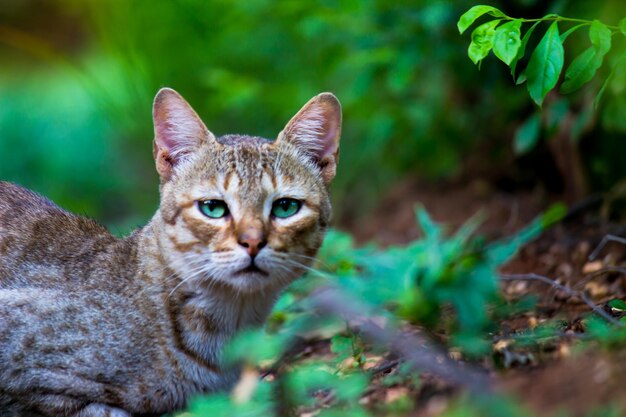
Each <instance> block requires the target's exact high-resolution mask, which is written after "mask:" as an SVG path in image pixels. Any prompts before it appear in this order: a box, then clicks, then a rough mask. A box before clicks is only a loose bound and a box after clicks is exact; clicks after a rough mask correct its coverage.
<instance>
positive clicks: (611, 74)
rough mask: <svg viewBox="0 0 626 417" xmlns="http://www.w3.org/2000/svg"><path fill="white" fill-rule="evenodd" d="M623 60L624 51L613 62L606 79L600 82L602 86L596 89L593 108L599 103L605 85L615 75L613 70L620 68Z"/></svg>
mask: <svg viewBox="0 0 626 417" xmlns="http://www.w3.org/2000/svg"><path fill="white" fill-rule="evenodd" d="M625 60H626V53H624V54H622V56H620V57H619V58H618V59H617V60H616V61H615V63H614V64H613V68H612V69H611V73H610V74H609V76H608V77H606V80H604V83H602V88H600V91H598V95H596V98H595V100H594V101H593V107H594V108H597V107H598V105H599V104H600V100H601V99H602V96H603V95H604V91H605V90H606V87H607V86H608V85H609V84H610V83H611V80H612V79H613V76H614V75H615V71H616V70H617V69H618V68H620V67H621V66H622V65H624V61H625Z"/></svg>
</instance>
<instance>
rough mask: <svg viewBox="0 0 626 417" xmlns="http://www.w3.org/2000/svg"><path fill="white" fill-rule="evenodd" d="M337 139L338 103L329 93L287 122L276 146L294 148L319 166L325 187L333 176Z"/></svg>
mask: <svg viewBox="0 0 626 417" xmlns="http://www.w3.org/2000/svg"><path fill="white" fill-rule="evenodd" d="M340 136H341V104H339V100H337V97H335V96H334V95H333V94H331V93H322V94H319V95H317V96H315V97H313V98H312V99H311V100H310V101H309V102H308V103H306V104H305V105H304V107H302V109H300V111H299V112H298V113H297V114H296V115H295V116H294V117H293V118H292V119H291V120H290V121H289V123H287V126H285V128H284V129H283V131H282V132H280V134H279V136H278V139H276V142H277V143H280V142H281V141H287V142H290V143H292V144H293V145H295V146H296V147H297V148H298V149H299V150H300V151H302V152H303V153H304V154H305V155H306V156H308V157H309V158H311V159H312V160H313V162H315V164H316V165H317V166H318V167H319V169H320V171H321V173H322V179H323V180H324V183H325V184H329V183H330V181H331V180H332V179H333V178H334V177H335V172H336V170H337V162H338V159H339V137H340Z"/></svg>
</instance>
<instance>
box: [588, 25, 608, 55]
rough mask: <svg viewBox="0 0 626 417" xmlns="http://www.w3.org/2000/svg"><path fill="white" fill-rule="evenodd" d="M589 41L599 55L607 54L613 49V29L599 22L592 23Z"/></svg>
mask: <svg viewBox="0 0 626 417" xmlns="http://www.w3.org/2000/svg"><path fill="white" fill-rule="evenodd" d="M589 40H590V41H591V44H592V45H593V46H594V48H596V50H597V51H598V52H599V53H602V55H603V56H604V54H606V53H607V52H608V51H609V49H611V29H609V28H608V27H606V25H605V24H604V23H602V22H600V21H598V20H594V21H593V22H591V26H590V27H589Z"/></svg>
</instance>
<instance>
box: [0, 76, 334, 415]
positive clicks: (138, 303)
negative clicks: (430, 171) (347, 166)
mask: <svg viewBox="0 0 626 417" xmlns="http://www.w3.org/2000/svg"><path fill="white" fill-rule="evenodd" d="M153 119H154V127H155V138H154V146H153V154H154V159H155V163H156V169H157V172H158V174H159V178H160V186H159V191H160V204H159V208H158V210H157V212H156V214H155V215H154V217H153V218H152V219H151V220H150V221H149V223H148V224H147V225H146V226H144V227H143V228H141V229H139V230H137V231H135V232H134V233H132V234H131V235H130V236H128V237H126V238H123V239H120V238H116V237H114V236H112V235H111V234H110V233H109V232H108V231H107V230H106V229H105V228H104V227H102V226H100V225H99V224H97V223H96V222H95V221H93V220H90V219H88V218H84V217H79V216H76V215H74V214H71V213H69V212H66V211H64V210H63V209H61V208H59V207H57V206H56V205H54V204H53V203H51V202H50V201H48V200H46V199H45V198H43V197H41V196H39V195H37V194H35V193H33V192H31V191H28V190H26V189H24V188H21V187H19V186H17V185H14V184H11V183H7V182H0V416H3V417H4V416H6V417H9V416H11V417H14V416H29V417H31V416H55V417H56V416H68V417H69V416H71V417H98V416H114V417H129V416H139V415H141V416H149V415H161V414H163V413H168V412H171V411H174V410H180V409H182V408H184V407H185V406H186V404H187V403H188V400H189V398H190V397H191V396H194V395H197V394H201V393H208V392H213V391H216V390H223V389H227V388H228V387H231V386H232V385H233V384H234V382H236V380H237V377H238V371H237V370H236V369H231V368H228V367H225V366H224V365H223V364H222V361H221V359H220V358H221V352H222V349H223V347H224V344H225V343H226V342H227V341H228V340H229V339H230V338H231V337H232V336H233V334H234V333H235V332H237V331H238V330H240V329H243V328H251V327H258V326H261V325H262V324H263V323H264V321H265V319H266V318H267V316H268V314H269V312H270V310H271V308H272V306H273V303H274V301H275V300H276V298H277V297H278V295H279V293H280V292H281V290H283V289H284V288H285V286H287V285H288V284H289V283H290V282H292V281H293V280H295V279H296V278H298V277H299V276H301V275H302V274H303V272H304V271H305V269H306V268H307V267H308V266H309V265H310V264H311V262H312V261H313V259H314V257H315V255H316V253H317V250H318V248H319V247H320V245H321V243H322V239H323V237H324V233H325V231H326V229H327V227H328V225H329V221H330V216H331V206H330V198H329V185H330V183H331V180H332V179H333V177H334V176H335V171H336V166H337V161H338V153H339V137H340V133H341V107H340V104H339V101H338V100H337V99H336V97H335V96H334V95H332V94H331V93H322V94H320V95H318V96H315V97H313V98H312V99H311V100H310V101H309V102H308V103H307V104H306V105H305V106H304V107H303V108H302V109H301V110H300V111H299V112H298V113H297V114H296V115H295V116H294V117H293V118H292V119H291V120H290V121H289V123H288V124H287V125H286V127H285V128H284V129H283V130H282V131H281V132H280V134H279V135H278V137H277V138H276V140H275V141H270V140H267V139H263V138H259V137H251V136H243V135H226V136H222V137H219V138H216V137H215V136H214V135H213V134H212V133H211V132H210V131H209V130H208V129H207V128H206V127H205V125H204V123H203V122H202V121H201V120H200V118H199V117H198V115H197V114H196V113H195V111H194V110H193V109H192V108H191V106H190V105H189V104H188V103H187V102H186V101H185V100H184V99H183V98H182V97H181V96H180V95H179V94H178V93H177V92H175V91H174V90H172V89H168V88H164V89H161V90H160V91H159V92H158V93H157V95H156V97H155V100H154V105H153Z"/></svg>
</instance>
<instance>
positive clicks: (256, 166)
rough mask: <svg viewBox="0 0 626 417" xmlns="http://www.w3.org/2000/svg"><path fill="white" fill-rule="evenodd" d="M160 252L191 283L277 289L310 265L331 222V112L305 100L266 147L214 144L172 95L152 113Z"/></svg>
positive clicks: (333, 102) (163, 94)
mask: <svg viewBox="0 0 626 417" xmlns="http://www.w3.org/2000/svg"><path fill="white" fill-rule="evenodd" d="M153 117H154V126H155V140H154V158H155V161H156V167H157V171H158V173H159V176H160V179H161V205H160V209H159V211H160V215H161V218H162V220H163V221H162V222H161V224H162V229H163V230H161V231H160V232H161V245H162V247H163V248H164V250H163V252H164V254H163V255H164V256H165V257H166V259H167V261H168V263H169V264H170V267H171V268H172V269H173V270H174V271H175V272H177V273H178V274H179V275H180V276H181V277H183V278H185V279H187V280H188V282H189V283H190V284H191V285H208V286H210V285H211V284H214V283H219V284H220V285H226V286H229V287H232V288H235V289H236V290H237V291H239V292H248V293H249V292H254V291H258V290H263V289H266V288H267V289H271V288H280V287H282V286H284V285H286V284H288V283H289V282H291V281H292V280H294V279H295V278H297V277H298V276H300V275H301V274H302V272H303V271H304V270H305V269H306V267H307V266H308V265H310V263H311V261H312V259H313V257H314V256H315V254H316V252H317V250H318V248H319V246H320V245H321V243H322V239H323V237H324V232H325V230H326V228H327V227H328V224H329V221H330V215H331V208H330V198H329V194H328V187H329V185H330V182H331V180H332V179H333V177H334V176H335V169H336V166H337V158H338V154H339V136H340V132H341V107H340V104H339V102H338V101H337V99H336V98H335V96H334V95H332V94H330V93H323V94H320V95H318V96H315V97H313V98H312V99H311V100H310V101H309V102H308V103H307V104H306V105H305V106H304V107H303V108H302V109H301V110H300V111H299V112H298V113H297V114H296V115H295V116H294V117H293V118H292V119H291V121H289V123H288V124H287V126H286V127H285V128H284V129H283V130H282V131H281V132H280V133H279V135H278V137H277V139H276V140H274V141H270V140H266V139H263V138H258V137H250V136H243V135H227V136H222V137H220V138H216V137H215V136H214V135H213V134H212V133H211V132H210V131H209V130H208V129H207V128H206V127H205V125H204V123H202V121H201V120H200V118H199V117H198V115H197V114H196V113H195V112H194V111H193V109H192V108H191V107H190V106H189V104H188V103H187V102H186V101H185V100H184V99H183V98H182V97H181V96H180V95H179V94H178V93H177V92H175V91H174V90H171V89H162V90H160V91H159V92H158V94H157V96H156V98H155V101H154V108H153Z"/></svg>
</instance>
